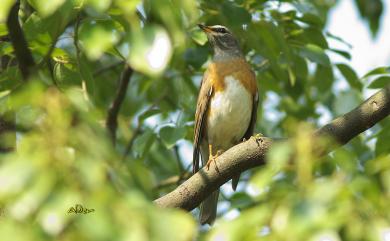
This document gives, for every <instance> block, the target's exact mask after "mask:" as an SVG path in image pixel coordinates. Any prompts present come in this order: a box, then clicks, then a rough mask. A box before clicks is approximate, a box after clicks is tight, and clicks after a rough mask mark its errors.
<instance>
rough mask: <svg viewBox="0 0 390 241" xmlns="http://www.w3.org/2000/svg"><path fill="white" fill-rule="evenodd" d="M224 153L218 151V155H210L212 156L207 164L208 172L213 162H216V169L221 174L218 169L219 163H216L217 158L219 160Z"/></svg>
mask: <svg viewBox="0 0 390 241" xmlns="http://www.w3.org/2000/svg"><path fill="white" fill-rule="evenodd" d="M222 153H223V151H221V150H218V151H217V154H215V155H210V156H209V160H208V161H207V163H206V168H207V171H208V170H209V169H210V164H211V163H212V162H214V165H215V169H216V170H217V172H219V169H218V166H217V161H216V160H217V158H218V157H219V156H220V155H221V154H222Z"/></svg>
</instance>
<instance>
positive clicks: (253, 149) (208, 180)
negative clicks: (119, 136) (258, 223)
mask: <svg viewBox="0 0 390 241" xmlns="http://www.w3.org/2000/svg"><path fill="white" fill-rule="evenodd" d="M389 114H390V85H388V86H387V87H385V88H384V89H382V90H380V91H379V92H377V93H376V94H374V95H373V96H371V97H370V98H369V99H367V100H366V101H365V102H364V103H362V104H361V105H360V106H358V107H356V108H355V109H354V110H352V111H350V112H349V113H347V114H345V115H343V116H340V117H338V118H336V119H335V120H333V121H332V122H330V123H329V124H327V125H325V126H323V127H322V128H320V129H318V130H317V131H315V133H314V135H315V136H317V137H320V136H328V137H329V136H330V137H332V138H333V139H334V140H336V141H337V142H338V143H339V144H345V143H347V142H348V141H350V140H351V139H352V138H354V137H356V136H357V135H358V134H359V133H361V132H363V131H365V130H367V129H369V128H370V127H372V126H373V125H375V124H376V123H378V122H379V121H380V120H382V119H383V118H385V117H386V116H388V115H389ZM272 143H273V140H272V139H271V138H268V137H261V138H257V139H256V138H251V139H249V140H248V141H246V142H243V143H240V144H238V145H236V146H234V147H232V148H231V149H229V150H227V151H226V152H225V153H223V154H222V155H221V156H219V157H218V158H217V161H216V163H217V165H218V171H217V170H216V168H215V167H214V166H213V164H212V166H211V167H210V169H209V170H208V171H207V170H206V169H205V168H203V169H201V170H200V171H199V172H197V173H196V174H194V175H193V176H192V177H191V178H189V179H188V180H187V181H185V182H184V183H183V184H181V185H180V186H178V187H177V188H176V189H175V190H173V191H172V192H170V193H168V194H166V195H165V196H163V197H160V198H158V199H156V200H155V201H154V202H155V204H156V205H157V206H159V207H176V208H182V209H185V210H192V209H194V208H196V207H197V206H199V204H200V203H201V202H202V201H203V200H204V199H205V198H206V197H207V196H208V194H210V193H211V192H213V191H214V190H216V189H217V188H219V187H220V186H221V185H222V184H224V183H225V182H227V181H228V180H230V179H231V178H232V177H234V176H235V175H237V174H239V173H241V172H243V171H246V170H248V169H250V168H253V167H256V166H261V165H264V164H265V163H266V154H267V151H268V150H269V148H270V147H271V145H272ZM332 148H335V146H333V147H332ZM321 154H325V152H321Z"/></svg>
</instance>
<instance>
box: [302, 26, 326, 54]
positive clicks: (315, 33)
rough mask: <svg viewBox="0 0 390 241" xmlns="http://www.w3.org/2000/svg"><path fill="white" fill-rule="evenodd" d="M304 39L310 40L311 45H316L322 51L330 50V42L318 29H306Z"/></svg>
mask: <svg viewBox="0 0 390 241" xmlns="http://www.w3.org/2000/svg"><path fill="white" fill-rule="evenodd" d="M303 37H305V38H307V39H308V40H309V43H311V44H315V45H317V46H319V47H321V48H322V49H327V48H328V42H327V41H326V39H325V37H324V35H323V33H322V31H321V30H319V29H317V28H306V29H305V30H304V32H303Z"/></svg>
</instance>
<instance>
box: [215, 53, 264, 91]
mask: <svg viewBox="0 0 390 241" xmlns="http://www.w3.org/2000/svg"><path fill="white" fill-rule="evenodd" d="M208 71H209V75H210V76H209V77H210V81H211V83H212V85H213V87H214V91H215V92H218V91H222V90H224V88H225V81H224V79H225V77H226V76H233V77H234V78H235V79H237V80H239V81H240V82H241V83H242V84H243V85H244V87H245V88H246V89H247V90H248V91H249V92H250V93H251V94H252V95H255V94H256V91H257V85H256V77H255V74H254V73H253V71H252V70H251V67H250V65H249V64H248V63H247V62H246V61H245V59H243V58H235V59H233V60H229V61H219V62H213V63H211V64H210V65H209V67H208Z"/></svg>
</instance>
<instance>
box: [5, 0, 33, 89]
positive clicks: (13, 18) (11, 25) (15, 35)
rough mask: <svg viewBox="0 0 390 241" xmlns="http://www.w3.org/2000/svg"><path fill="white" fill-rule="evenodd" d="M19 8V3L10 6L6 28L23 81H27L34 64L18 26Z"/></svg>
mask: <svg viewBox="0 0 390 241" xmlns="http://www.w3.org/2000/svg"><path fill="white" fill-rule="evenodd" d="M19 6H20V2H19V1H16V2H15V4H14V5H13V6H12V8H11V11H10V13H9V16H8V19H7V28H8V33H9V37H10V39H11V42H12V46H13V47H14V50H15V55H16V59H17V60H18V66H19V69H20V72H21V73H22V77H23V80H25V81H27V80H28V77H29V76H30V74H31V72H32V70H33V67H34V66H35V63H34V59H33V56H32V54H31V51H30V49H29V48H28V44H27V41H26V39H25V37H24V34H23V31H22V28H21V27H20V24H19Z"/></svg>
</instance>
